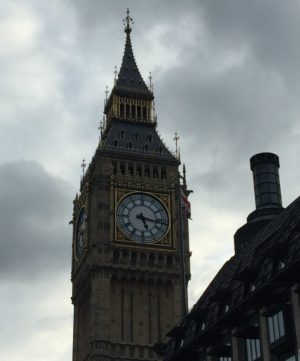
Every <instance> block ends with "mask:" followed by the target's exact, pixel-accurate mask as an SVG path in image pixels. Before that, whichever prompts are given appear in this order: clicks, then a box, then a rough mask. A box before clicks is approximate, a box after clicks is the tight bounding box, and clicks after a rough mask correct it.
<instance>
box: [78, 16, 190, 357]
mask: <svg viewBox="0 0 300 361" xmlns="http://www.w3.org/2000/svg"><path fill="white" fill-rule="evenodd" d="M131 20H132V19H131V18H130V16H129V12H128V13H127V17H126V18H125V19H124V23H125V33H126V44H125V51H124V56H123V61H122V65H121V68H120V72H119V74H118V75H116V79H115V84H114V87H113V89H112V91H111V94H110V95H109V97H108V99H107V101H106V104H105V108H104V114H105V122H104V124H103V127H102V131H101V133H102V134H101V140H100V142H99V145H98V148H97V150H96V152H95V155H94V157H93V159H92V161H91V163H90V165H89V167H88V169H87V171H86V172H85V174H84V176H83V179H82V181H81V187H80V194H79V195H77V196H76V198H75V200H74V210H73V256H72V283H73V294H72V302H73V304H74V341H73V342H74V344H73V361H92V360H93V361H98V360H99V361H100V360H101V361H102V360H107V361H121V360H124V361H127V360H158V359H159V356H157V354H156V353H155V352H154V350H153V345H154V344H155V343H157V342H163V341H164V340H165V335H166V333H167V332H168V330H169V329H170V328H171V327H172V326H173V325H174V323H175V322H176V321H177V320H179V319H180V318H181V317H182V316H183V313H184V312H185V310H186V307H187V306H186V302H187V301H186V284H187V281H188V279H189V277H190V269H189V256H190V254H189V246H188V221H187V216H186V215H185V214H183V215H182V217H181V213H184V212H183V211H182V209H181V206H180V202H179V198H180V194H181V193H180V192H182V191H183V192H185V194H186V192H187V190H186V183H185V179H183V178H182V177H181V176H180V174H179V169H178V168H179V164H180V162H179V160H178V159H177V158H176V157H175V156H174V155H173V154H172V153H171V152H170V151H169V150H168V149H167V148H166V146H165V145H164V143H163V142H162V141H161V139H160V137H159V136H158V134H157V131H156V127H157V122H156V117H155V115H154V107H153V99H154V97H153V93H152V90H151V88H150V89H149V88H148V87H147V85H146V84H145V82H144V80H143V79H142V77H141V75H140V72H139V70H138V67H137V65H136V62H135V59H134V56H133V51H132V46H131V39H130V33H131ZM180 183H182V184H180ZM183 260H184V261H183ZM183 275H184V277H183Z"/></svg>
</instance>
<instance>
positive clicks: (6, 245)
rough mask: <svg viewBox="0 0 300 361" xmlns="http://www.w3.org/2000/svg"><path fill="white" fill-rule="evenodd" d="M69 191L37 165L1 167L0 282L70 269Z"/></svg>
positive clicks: (26, 162)
mask: <svg viewBox="0 0 300 361" xmlns="http://www.w3.org/2000/svg"><path fill="white" fill-rule="evenodd" d="M70 207H71V192H70V186H69V185H68V184H67V183H66V182H65V181H63V180H61V179H58V178H55V177H53V176H51V175H50V174H48V173H47V172H46V171H45V169H44V168H43V167H42V166H41V165H40V164H38V163H36V162H28V161H18V162H13V163H5V164H2V165H1V166H0V215H1V217H0V229H1V253H0V277H1V279H4V278H7V277H9V279H19V280H20V279H27V278H31V279H32V278H36V277H44V276H45V272H49V271H54V270H55V272H58V271H59V270H62V269H67V268H69V264H70V231H71V229H70V226H69V225H68V220H69V219H70V218H71V210H70V209H71V208H70Z"/></svg>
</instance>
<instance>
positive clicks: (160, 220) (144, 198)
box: [115, 189, 172, 247]
mask: <svg viewBox="0 0 300 361" xmlns="http://www.w3.org/2000/svg"><path fill="white" fill-rule="evenodd" d="M115 205H116V212H115V241H116V242H121V243H127V244H128V245H135V246H136V245H140V246H146V247H147V246H152V247H153V246H154V247H155V246H163V247H172V229H171V228H172V227H171V225H172V218H171V212H172V209H171V197H170V195H169V194H161V193H150V192H142V191H138V192H133V191H131V190H124V189H116V190H115Z"/></svg>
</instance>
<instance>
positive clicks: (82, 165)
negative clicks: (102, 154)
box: [81, 158, 86, 176]
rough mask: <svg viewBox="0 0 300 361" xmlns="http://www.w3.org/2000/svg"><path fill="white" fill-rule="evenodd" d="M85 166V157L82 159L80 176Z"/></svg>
mask: <svg viewBox="0 0 300 361" xmlns="http://www.w3.org/2000/svg"><path fill="white" fill-rule="evenodd" d="M85 167H86V163H85V159H84V158H83V159H82V163H81V168H82V176H84V169H85Z"/></svg>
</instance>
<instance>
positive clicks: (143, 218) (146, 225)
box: [136, 213, 148, 229]
mask: <svg viewBox="0 0 300 361" xmlns="http://www.w3.org/2000/svg"><path fill="white" fill-rule="evenodd" d="M136 218H137V219H141V220H142V221H143V223H144V227H145V228H146V229H148V224H147V223H146V220H147V219H146V217H144V215H143V213H140V214H137V215H136Z"/></svg>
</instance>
